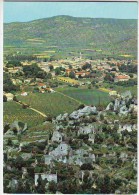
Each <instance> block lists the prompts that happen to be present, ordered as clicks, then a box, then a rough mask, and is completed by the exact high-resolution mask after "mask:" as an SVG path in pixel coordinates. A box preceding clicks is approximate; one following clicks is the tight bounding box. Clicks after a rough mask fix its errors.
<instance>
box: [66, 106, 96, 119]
mask: <svg viewBox="0 0 139 195" xmlns="http://www.w3.org/2000/svg"><path fill="white" fill-rule="evenodd" d="M90 114H97V109H96V107H95V106H94V107H91V106H85V107H84V108H83V109H79V110H76V111H74V112H72V113H71V114H70V116H69V117H70V118H71V119H79V118H80V117H81V116H87V115H90Z"/></svg>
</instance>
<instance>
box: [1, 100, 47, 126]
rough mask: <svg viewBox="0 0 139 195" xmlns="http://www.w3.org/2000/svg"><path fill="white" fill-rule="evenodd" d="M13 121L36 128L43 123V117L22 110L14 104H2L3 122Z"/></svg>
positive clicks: (28, 110) (27, 110)
mask: <svg viewBox="0 0 139 195" xmlns="http://www.w3.org/2000/svg"><path fill="white" fill-rule="evenodd" d="M15 120H18V121H22V122H24V123H27V124H28V125H29V126H36V125H38V124H41V123H42V122H43V121H44V117H42V116H41V115H40V114H38V113H36V112H34V111H32V110H30V109H23V108H22V107H21V105H19V104H17V103H16V102H4V122H6V123H12V122H14V121H15Z"/></svg>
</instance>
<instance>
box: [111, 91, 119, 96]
mask: <svg viewBox="0 0 139 195" xmlns="http://www.w3.org/2000/svg"><path fill="white" fill-rule="evenodd" d="M109 95H110V96H115V95H118V94H117V91H110V92H109Z"/></svg>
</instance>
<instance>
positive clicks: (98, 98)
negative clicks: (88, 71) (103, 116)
mask: <svg viewBox="0 0 139 195" xmlns="http://www.w3.org/2000/svg"><path fill="white" fill-rule="evenodd" d="M57 91H59V92H61V93H63V94H65V95H68V96H70V97H72V98H75V99H77V100H79V101H81V102H82V103H84V104H87V105H92V104H93V105H95V106H97V105H99V104H100V105H104V106H105V105H107V104H108V103H109V102H110V97H109V94H108V93H106V92H102V91H99V90H96V89H78V88H59V89H57Z"/></svg>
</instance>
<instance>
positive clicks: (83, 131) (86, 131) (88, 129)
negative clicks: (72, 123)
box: [78, 125, 95, 135]
mask: <svg viewBox="0 0 139 195" xmlns="http://www.w3.org/2000/svg"><path fill="white" fill-rule="evenodd" d="M94 132H95V129H94V126H92V125H88V126H84V127H80V128H79V130H78V135H81V134H83V135H88V134H89V133H94Z"/></svg>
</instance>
